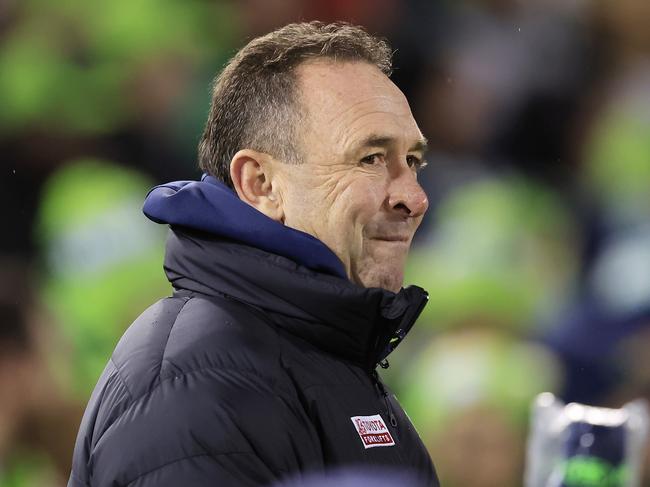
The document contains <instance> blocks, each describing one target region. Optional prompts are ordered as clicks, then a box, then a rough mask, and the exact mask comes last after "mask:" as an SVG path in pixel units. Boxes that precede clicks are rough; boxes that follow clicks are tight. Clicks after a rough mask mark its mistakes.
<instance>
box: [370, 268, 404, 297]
mask: <svg viewBox="0 0 650 487" xmlns="http://www.w3.org/2000/svg"><path fill="white" fill-rule="evenodd" d="M359 281H360V282H359V283H360V284H361V285H362V286H363V287H380V288H382V289H386V290H388V291H392V292H394V293H397V292H399V290H400V289H401V288H402V283H403V282H404V272H403V271H401V270H399V271H398V270H394V271H393V272H388V271H387V270H386V269H382V270H381V271H375V272H372V271H370V272H368V273H365V275H364V273H361V274H360V275H359Z"/></svg>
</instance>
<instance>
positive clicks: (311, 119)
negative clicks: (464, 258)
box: [68, 23, 438, 487]
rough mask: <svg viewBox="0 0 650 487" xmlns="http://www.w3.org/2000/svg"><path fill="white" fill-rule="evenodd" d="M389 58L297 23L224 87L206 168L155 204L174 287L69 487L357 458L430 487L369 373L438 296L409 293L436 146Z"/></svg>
mask: <svg viewBox="0 0 650 487" xmlns="http://www.w3.org/2000/svg"><path fill="white" fill-rule="evenodd" d="M390 55H391V51H390V48H389V46H388V45H387V44H386V43H385V42H383V41H381V40H378V39H375V38H373V37H371V36H369V35H368V34H367V33H366V32H365V31H363V30H362V29H360V28H357V27H352V26H349V25H345V24H334V25H323V24H321V23H303V24H292V25H288V26H286V27H284V28H282V29H279V30H278V31H275V32H272V33H271V34H268V35H266V36H264V37H261V38H257V39H254V40H253V41H251V42H250V43H249V44H248V45H247V46H245V47H244V48H243V49H242V50H241V51H239V52H238V53H237V55H236V56H235V57H234V58H233V59H232V60H231V61H230V63H229V64H228V66H227V67H226V68H225V69H224V71H223V72H222V74H221V75H220V76H219V77H218V78H217V80H216V83H215V86H214V93H213V100H212V108H211V111H210V114H209V119H208V122H207V126H206V129H205V132H204V135H203V139H202V141H201V144H200V147H199V152H200V154H199V157H200V164H201V167H202V168H203V169H204V170H205V171H206V173H207V175H206V176H204V178H203V180H202V181H200V182H197V181H195V182H177V183H170V184H166V185H162V186H159V187H158V188H155V189H154V190H153V191H152V192H151V193H150V194H149V196H148V197H147V200H146V202H145V206H144V211H145V213H146V214H147V216H148V217H149V218H151V219H152V220H154V221H157V222H160V223H167V224H169V225H170V226H171V233H170V236H169V240H168V244H167V255H166V258H165V271H166V273H167V277H168V278H169V280H170V282H171V283H172V285H173V286H174V288H175V292H174V295H173V296H172V297H170V298H167V299H163V300H162V301H160V302H158V303H157V304H155V305H153V306H152V307H151V308H149V309H148V310H147V311H145V312H144V314H143V315H141V316H140V317H139V318H138V319H137V320H136V321H135V323H133V325H132V326H131V327H130V328H129V330H128V331H127V332H126V334H125V335H124V337H123V338H122V340H121V341H120V343H119V344H118V346H117V348H116V350H115V352H114V353H113V356H112V358H111V360H110V362H109V364H108V365H107V368H106V370H105V371H104V373H103V375H102V377H101V378H100V380H99V383H98V385H97V387H96V389H95V391H94V393H93V395H92V397H91V400H90V404H89V406H88V409H87V411H86V414H85V416H84V419H83V421H82V424H81V429H80V432H79V437H78V440H77V445H76V448H75V454H74V460H73V470H72V474H71V477H70V482H69V484H68V485H69V486H70V487H72V486H92V487H108V486H127V485H128V486H132V487H135V486H138V487H142V486H159V487H160V486H162V487H164V486H181V485H182V486H212V485H219V486H229V485H267V484H271V483H273V482H277V481H281V480H284V479H287V478H291V477H294V476H296V475H298V476H300V475H301V474H303V473H309V472H314V471H316V472H317V471H323V470H330V469H335V468H337V467H345V466H349V465H356V466H361V467H365V468H368V469H370V468H373V467H378V466H382V467H392V468H393V469H394V468H399V469H403V470H409V471H413V472H414V473H415V474H416V475H418V476H419V477H420V479H421V480H422V481H423V482H424V484H425V485H437V484H438V482H437V479H436V475H435V472H434V469H433V466H432V464H431V461H430V459H429V456H428V454H427V452H426V450H425V449H424V447H423V445H422V443H421V441H420V439H419V437H418V435H417V433H416V432H415V430H414V428H413V426H412V425H411V423H410V421H409V420H408V418H407V417H406V415H405V413H404V412H403V410H402V409H401V407H400V406H399V404H398V403H397V401H396V400H395V398H394V397H393V396H392V395H390V394H389V393H388V392H387V391H386V388H385V387H384V385H383V384H382V382H381V381H380V379H379V377H378V375H377V373H376V371H375V368H376V366H377V365H378V364H383V365H385V364H386V362H385V359H386V356H387V355H388V353H390V352H391V351H392V350H393V349H394V348H395V347H396V346H397V344H398V343H399V342H400V341H401V340H402V339H403V338H404V335H405V334H406V333H407V332H408V330H409V328H410V327H411V326H412V324H413V322H414V321H415V319H416V318H417V316H418V315H419V313H420V311H421V310H422V308H423V307H424V305H425V303H426V299H427V296H426V293H425V292H424V291H423V290H422V289H420V288H417V287H410V288H407V289H401V285H402V277H403V268H404V262H405V259H406V256H407V252H408V249H409V246H410V243H411V239H412V237H413V233H414V232H415V230H416V228H417V227H418V225H419V223H420V221H421V219H422V216H423V214H424V212H425V211H426V209H427V198H426V196H425V194H424V192H423V191H422V188H421V187H420V186H419V185H418V183H417V171H418V169H419V168H420V167H421V166H422V164H423V163H422V157H423V153H424V150H425V141H424V138H423V137H422V134H421V133H420V131H419V129H418V127H417V125H416V123H415V121H414V120H413V117H412V115H411V111H410V109H409V106H408V103H407V101H406V99H405V97H404V95H403V94H402V93H401V92H400V91H399V89H398V88H397V87H396V86H395V85H394V84H393V83H392V82H391V81H390V80H389V79H388V77H387V75H388V74H389V73H390ZM233 190H234V191H233Z"/></svg>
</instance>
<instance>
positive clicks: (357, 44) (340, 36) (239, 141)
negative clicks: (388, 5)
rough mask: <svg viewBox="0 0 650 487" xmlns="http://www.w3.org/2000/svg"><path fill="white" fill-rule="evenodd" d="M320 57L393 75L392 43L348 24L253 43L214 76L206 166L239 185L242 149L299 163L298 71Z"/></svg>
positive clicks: (310, 25) (288, 31)
mask: <svg viewBox="0 0 650 487" xmlns="http://www.w3.org/2000/svg"><path fill="white" fill-rule="evenodd" d="M320 58H327V59H331V60H333V61H361V62H367V63H370V64H373V65H375V66H377V68H379V69H380V70H381V71H382V72H383V73H384V74H386V75H387V76H390V74H391V71H392V60H391V59H392V51H391V48H390V46H389V44H388V43H387V42H386V41H385V40H384V39H380V38H377V37H374V36H371V35H370V34H368V33H367V32H366V31H365V30H364V29H363V28H362V27H359V26H354V25H350V24H347V23H342V22H341V23H334V24H324V23H322V22H303V23H296V24H289V25H287V26H285V27H282V28H281V29H278V30H276V31H273V32H271V33H270V34H266V35H264V36H262V37H257V38H255V39H253V40H252V41H250V42H249V43H248V44H247V45H246V46H244V47H243V48H242V49H240V50H239V51H238V52H237V54H236V55H235V56H234V57H233V58H232V59H231V60H230V61H229V62H228V64H227V65H226V66H225V68H224V69H223V71H222V72H221V74H220V75H219V76H217V78H216V79H215V82H214V86H213V91H212V103H211V106H210V113H209V115H208V121H207V123H206V126H205V130H204V131H203V136H202V137H201V142H200V143H199V166H200V168H201V169H202V170H203V171H204V172H207V173H209V174H210V175H212V176H214V177H215V178H217V179H219V180H221V181H223V182H224V183H225V184H226V185H227V186H229V187H231V188H232V181H231V179H230V161H231V160H232V158H233V157H234V155H235V154H236V153H237V151H239V150H241V149H253V150H257V151H260V152H264V153H267V154H270V155H271V156H273V157H275V158H277V159H279V160H281V161H283V162H287V163H292V164H297V163H299V162H300V160H301V148H300V147H298V142H297V141H298V137H297V130H298V126H299V124H300V121H301V120H303V119H304V116H305V113H304V109H303V107H301V106H300V102H299V96H298V89H297V77H296V75H295V68H296V67H297V66H299V65H300V64H301V63H303V62H306V61H308V60H312V59H320Z"/></svg>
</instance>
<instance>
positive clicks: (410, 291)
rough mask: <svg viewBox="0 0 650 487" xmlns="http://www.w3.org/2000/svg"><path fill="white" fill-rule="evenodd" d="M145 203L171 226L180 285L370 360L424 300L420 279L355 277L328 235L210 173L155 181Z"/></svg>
mask: <svg viewBox="0 0 650 487" xmlns="http://www.w3.org/2000/svg"><path fill="white" fill-rule="evenodd" d="M143 210H144V213H145V214H146V215H147V217H149V218H150V219H151V220H153V221H155V222H158V223H167V224H170V225H171V226H172V232H171V234H170V237H169V239H168V242H167V254H166V258H165V271H166V273H167V277H168V279H169V280H170V282H171V283H172V284H173V285H174V287H175V288H177V289H187V290H190V291H195V292H200V293H204V294H207V295H226V296H229V297H231V298H233V299H236V300H238V301H241V302H244V303H247V304H248V305H251V306H254V307H257V308H259V309H261V310H263V311H264V312H265V313H266V314H267V315H268V316H269V317H271V319H272V320H273V321H274V322H275V323H276V325H277V326H278V327H279V328H282V329H284V330H285V331H287V332H289V333H291V334H293V335H297V336H299V337H301V338H303V339H305V340H307V341H309V342H310V343H312V344H314V345H315V346H316V347H318V348H320V349H323V350H325V351H328V352H330V353H333V354H335V355H339V356H342V357H344V358H346V359H348V360H351V361H354V362H356V363H358V364H360V365H363V366H365V367H367V368H374V366H375V365H376V364H377V363H378V362H380V361H382V360H384V359H385V358H386V356H387V355H388V354H389V353H390V352H392V350H394V349H395V347H397V345H398V344H399V343H400V342H401V341H402V339H403V338H404V337H405V336H406V333H408V331H409V330H410V328H411V327H412V325H413V323H414V322H415V320H416V319H417V317H418V316H419V314H420V312H421V311H422V309H423V308H424V305H425V304H426V301H427V293H426V292H425V291H424V290H422V289H421V288H419V287H416V286H411V287H409V288H406V289H402V290H401V291H400V292H399V293H392V292H390V291H387V290H384V289H380V288H362V287H360V286H357V285H355V284H353V283H351V282H350V281H349V280H348V279H347V277H346V275H345V270H344V268H343V264H342V263H341V261H340V260H339V259H338V258H337V257H336V255H335V254H334V253H333V252H332V251H331V250H330V249H329V248H328V247H327V246H326V245H324V244H323V243H322V242H321V241H319V240H318V239H316V238H314V237H312V236H311V235H308V234H306V233H303V232H300V231H297V230H294V229H292V228H289V227H286V226H284V225H282V224H280V223H277V222H275V221H273V220H271V219H269V218H267V217H266V216H265V215H263V214H262V213H260V212H258V211H257V210H255V209H254V208H253V207H251V206H249V205H247V204H246V203H244V202H242V201H241V200H239V198H237V196H236V195H235V194H234V193H233V192H232V191H231V190H229V189H228V188H226V187H225V186H224V185H222V184H221V183H219V182H218V181H216V180H215V179H214V178H211V177H210V176H204V178H203V180H202V181H179V182H175V183H168V184H164V185H161V186H157V187H156V188H154V189H153V190H152V191H151V192H150V193H149V195H148V196H147V199H146V201H145V204H144V208H143Z"/></svg>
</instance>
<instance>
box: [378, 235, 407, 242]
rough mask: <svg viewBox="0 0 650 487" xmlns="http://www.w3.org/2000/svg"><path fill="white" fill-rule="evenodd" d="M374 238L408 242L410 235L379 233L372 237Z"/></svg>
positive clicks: (385, 240)
mask: <svg viewBox="0 0 650 487" xmlns="http://www.w3.org/2000/svg"><path fill="white" fill-rule="evenodd" d="M372 240H381V241H383V242H397V243H400V242H401V243H408V242H409V240H410V236H409V235H379V236H376V237H372Z"/></svg>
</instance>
